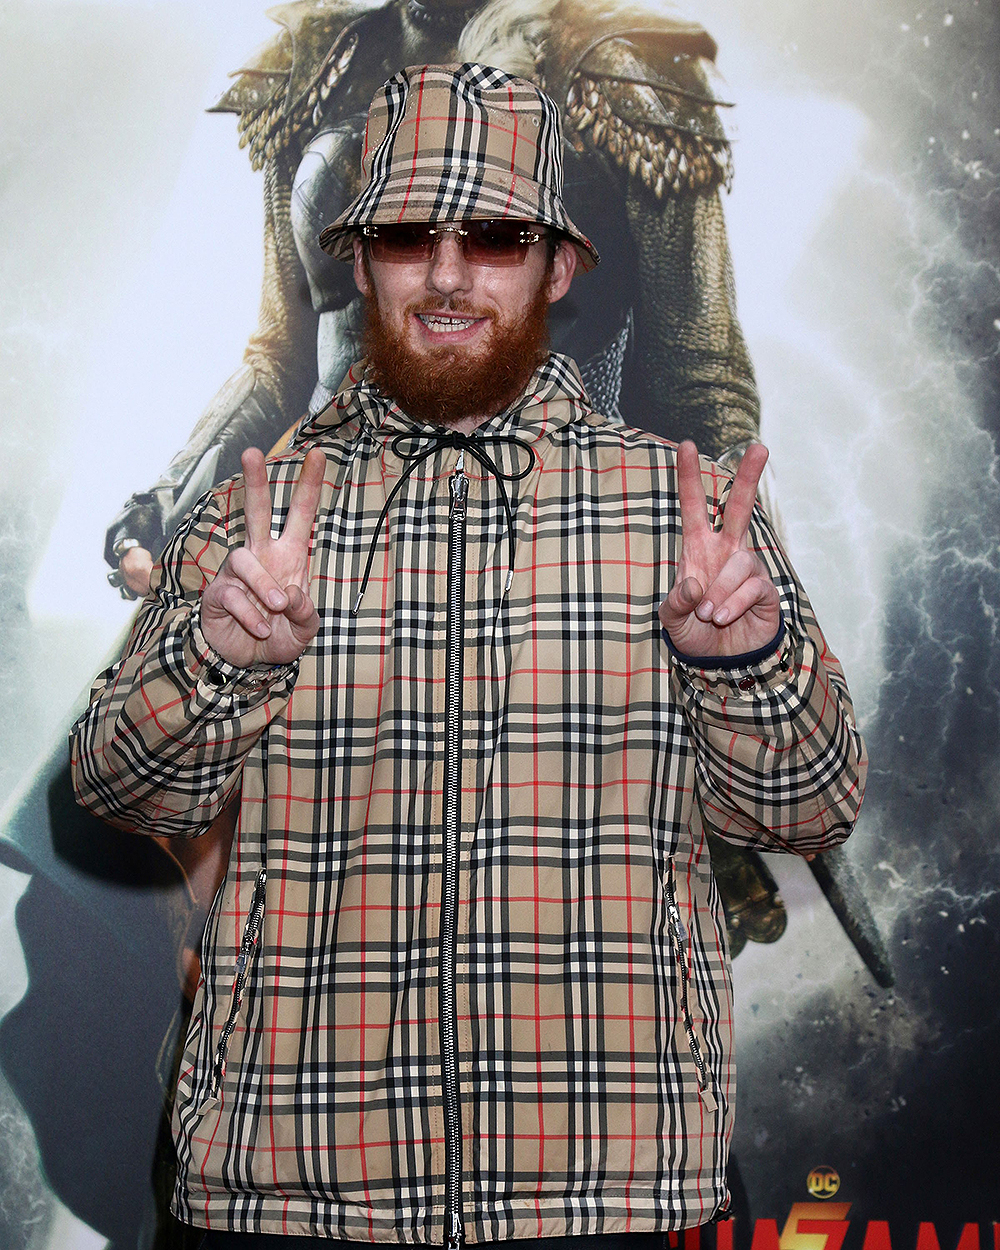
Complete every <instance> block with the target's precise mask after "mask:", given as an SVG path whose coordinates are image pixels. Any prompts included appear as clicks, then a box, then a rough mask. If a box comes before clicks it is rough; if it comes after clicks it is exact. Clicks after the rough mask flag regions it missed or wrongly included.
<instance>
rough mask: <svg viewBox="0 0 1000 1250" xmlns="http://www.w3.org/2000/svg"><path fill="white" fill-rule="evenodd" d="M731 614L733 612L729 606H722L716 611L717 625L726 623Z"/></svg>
mask: <svg viewBox="0 0 1000 1250" xmlns="http://www.w3.org/2000/svg"><path fill="white" fill-rule="evenodd" d="M730 616H732V613H731V612H730V611H729V609H728V608H720V609H719V610H718V612H716V614H715V623H716V625H725V623H726V621H728V620H729V618H730Z"/></svg>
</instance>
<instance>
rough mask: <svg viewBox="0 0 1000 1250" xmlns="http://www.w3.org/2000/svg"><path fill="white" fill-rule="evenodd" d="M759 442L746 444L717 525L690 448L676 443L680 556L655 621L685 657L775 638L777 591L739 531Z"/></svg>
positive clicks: (746, 518)
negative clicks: (710, 515)
mask: <svg viewBox="0 0 1000 1250" xmlns="http://www.w3.org/2000/svg"><path fill="white" fill-rule="evenodd" d="M766 463H767V448H766V447H764V446H762V445H761V444H760V443H751V444H750V446H749V447H748V448H747V449H746V451H745V452H744V454H743V459H742V460H741V461H740V466H739V468H738V469H737V471H736V480H735V481H734V482H733V485H732V489H731V490H730V493H729V498H728V499H727V501H726V507H725V513H724V515H723V521H722V529H721V530H719V531H718V532H716V531H714V530H713V529H712V527H711V524H710V523H709V519H708V507H707V504H706V502H705V487H704V483H703V482H702V478H701V466H700V464H699V461H698V449H697V447H695V445H694V443H692V442H684V443H681V445H680V446H679V447H678V448H677V493H678V495H679V497H680V505H681V558H680V562H679V564H678V568H677V577H676V580H675V581H674V584H673V587H672V589H671V591H670V593H669V594H668V595H667V597H666V599H664V601H663V603H661V604H660V621H661V623H662V625H663V628H664V629H665V630H666V631H667V633H668V634H669V635H670V641H671V642H672V643H673V644H674V646H675V647H676V648H677V650H678V651H680V652H682V653H683V654H684V655H691V656H710V655H712V656H730V655H745V654H746V653H747V652H750V651H757V650H759V649H760V648H761V647H766V646H767V644H768V643H769V642H770V641H771V640H772V639H773V638H774V637H775V635H776V634H777V632H778V627H779V625H780V623H781V609H780V606H779V602H778V591H777V588H776V587H775V585H774V582H772V581H771V579H770V577H769V576H768V573H767V570H766V569H765V567H764V564H763V562H762V561H761V559H760V558H759V557H758V556H756V555H754V554H753V552H752V551H749V550H748V549H747V531H748V530H749V528H750V516H751V513H752V512H753V505H754V501H755V499H756V498H757V484H758V482H759V481H760V475H761V473H763V471H764V465H765V464H766Z"/></svg>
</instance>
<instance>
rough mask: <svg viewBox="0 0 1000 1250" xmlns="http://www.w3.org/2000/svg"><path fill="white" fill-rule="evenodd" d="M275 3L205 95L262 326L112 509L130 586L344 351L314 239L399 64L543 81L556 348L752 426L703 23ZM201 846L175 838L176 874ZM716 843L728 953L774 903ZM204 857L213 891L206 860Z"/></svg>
mask: <svg viewBox="0 0 1000 1250" xmlns="http://www.w3.org/2000/svg"><path fill="white" fill-rule="evenodd" d="M270 16H271V17H272V18H274V20H275V21H276V22H277V23H278V24H279V25H280V26H281V28H282V29H281V32H280V33H279V34H278V35H277V36H276V37H275V38H274V39H273V40H272V41H271V42H270V43H269V44H267V45H266V46H265V47H264V48H263V49H262V50H261V51H260V52H259V53H258V54H257V56H256V57H255V58H254V60H253V61H252V62H251V63H250V64H249V65H247V66H245V67H244V68H243V69H242V70H240V71H237V75H236V81H235V83H234V84H233V85H232V86H231V87H230V88H229V90H228V91H227V92H226V93H225V94H224V95H223V96H222V98H221V100H220V101H219V102H218V103H217V104H216V105H215V107H214V110H213V111H215V112H223V113H229V112H231V113H237V114H238V115H239V123H238V125H239V131H240V144H241V146H245V147H248V148H249V153H250V159H251V162H252V164H253V167H254V168H255V169H262V170H263V171H264V197H265V226H264V282H263V293H262V298H261V310H260V320H259V325H258V327H257V330H256V331H255V333H254V334H253V335H252V337H251V340H250V343H249V346H248V347H247V351H246V354H245V363H244V366H243V368H242V369H241V370H240V371H239V372H238V373H236V374H235V375H234V376H233V377H232V378H230V379H229V381H228V382H227V383H226V384H225V386H224V387H223V388H222V390H221V391H220V392H219V393H218V395H217V396H216V397H215V399H214V400H213V401H212V403H211V404H210V405H209V407H208V409H207V410H206V412H205V413H204V414H203V416H202V418H201V419H200V421H199V422H198V424H197V426H196V427H195V429H194V431H193V432H192V435H191V438H190V439H189V441H188V443H187V445H186V446H185V447H184V448H183V450H182V451H181V452H180V453H179V454H178V455H177V456H176V457H175V458H174V460H173V461H172V463H171V464H170V466H169V468H168V469H167V471H166V473H165V474H164V475H163V477H161V478H160V480H159V481H158V482H157V483H156V484H155V485H154V486H153V487H152V488H151V489H150V490H148V491H145V492H142V493H140V494H136V495H133V496H132V498H131V499H130V500H129V501H128V503H127V504H126V506H125V508H124V509H123V511H122V512H121V514H120V515H119V516H118V517H117V518H116V519H115V521H114V522H113V523H112V525H111V527H110V528H109V530H108V535H107V541H106V546H105V557H106V559H107V560H108V562H109V563H110V564H111V565H112V567H113V572H112V573H111V575H110V579H111V581H112V584H115V585H118V586H120V587H121V588H122V592H123V593H124V594H129V595H132V594H141V593H144V592H145V589H146V585H147V584H148V576H149V570H150V568H151V564H152V559H153V558H154V557H155V556H156V555H158V554H159V552H160V551H161V550H162V548H163V546H164V544H165V542H166V540H167V539H168V538H169V537H170V535H171V534H172V532H173V530H174V528H175V527H176V525H177V523H178V522H179V521H180V519H181V517H183V516H184V514H185V513H186V512H187V511H188V510H189V509H190V507H191V506H192V504H193V503H194V501H195V500H196V499H197V498H198V496H199V495H200V494H201V493H202V492H203V491H204V490H206V489H208V487H210V486H211V485H213V484H214V483H215V482H217V481H220V480H222V479H224V478H226V477H229V476H231V475H232V474H234V473H237V472H239V467H240V466H239V458H240V455H241V454H242V452H243V451H244V450H245V448H247V447H251V446H253V447H262V448H264V449H265V450H266V449H267V448H270V447H273V446H275V445H276V444H278V443H280V442H281V441H283V436H285V435H286V434H287V433H290V430H289V426H290V425H291V426H292V428H294V426H295V425H297V424H298V421H299V419H300V418H301V417H302V416H304V415H305V414H306V413H307V412H308V413H309V414H314V413H316V412H318V411H320V410H321V409H322V408H324V407H325V406H326V405H327V404H328V403H329V401H330V399H331V398H332V397H333V395H334V394H335V393H336V391H337V389H338V387H339V385H340V383H341V381H342V379H343V377H344V375H345V373H346V371H347V369H348V368H349V367H350V365H351V364H352V363H353V362H354V361H355V360H356V359H357V358H358V357H359V356H360V355H361V349H360V331H361V299H360V296H359V294H358V291H357V289H356V287H355V285H354V281H353V277H352V272H351V268H350V266H348V265H344V264H342V263H340V262H339V261H336V260H333V259H332V258H331V257H330V256H328V255H327V254H326V253H325V252H324V251H322V249H321V248H320V247H319V243H318V237H319V234H320V232H321V230H322V228H323V226H324V225H326V224H327V223H328V222H330V221H332V220H333V219H334V218H336V217H337V216H339V214H340V212H341V211H342V210H343V209H344V208H345V207H346V206H347V205H348V204H349V203H351V201H352V200H353V199H354V198H355V196H356V195H357V194H358V192H359V190H360V177H361V159H360V158H361V144H362V140H363V137H364V129H365V119H366V110H367V105H368V101H369V100H370V99H371V98H372V96H373V95H374V93H375V91H376V90H377V89H378V87H379V86H380V85H381V84H382V83H383V82H384V81H385V80H386V79H387V78H389V77H390V76H391V75H392V74H393V73H395V72H396V71H397V70H398V69H399V67H400V66H401V65H405V64H418V63H431V62H434V63H444V62H449V61H467V60H474V61H479V62H482V63H486V64H494V65H497V66H499V67H500V68H502V69H504V70H507V71H508V72H510V73H515V74H520V75H522V76H524V77H528V78H531V79H533V80H534V81H536V82H537V83H538V84H539V85H540V86H541V87H542V88H543V89H544V90H545V91H546V92H547V93H548V94H549V95H550V96H551V97H552V98H553V99H555V100H556V102H557V103H558V104H559V105H560V107H561V108H562V110H563V131H564V135H565V136H566V138H565V148H564V153H563V156H564V167H565V184H564V186H565V195H564V198H565V201H566V205H567V208H568V210H569V213H570V215H571V217H572V218H573V220H574V221H576V222H577V223H578V224H579V226H580V228H581V229H582V230H583V231H584V233H585V234H587V235H588V236H589V237H591V238H594V239H597V240H599V241H600V247H601V253H602V257H603V261H604V263H603V264H602V265H601V266H600V267H599V268H598V269H597V270H596V271H595V272H594V273H593V274H591V275H590V276H589V277H588V282H587V284H586V285H585V286H581V288H580V289H579V291H578V292H577V294H576V296H575V297H574V296H573V295H572V294H571V295H570V296H569V297H568V298H567V299H565V300H563V301H561V302H560V304H558V305H556V306H555V307H554V309H553V315H552V317H551V325H552V339H553V347H554V348H555V349H556V350H558V351H562V352H566V353H567V354H568V355H570V356H572V357H573V358H574V359H575V360H577V361H578V362H580V365H581V372H582V375H583V379H584V382H585V383H586V386H587V389H588V392H589V393H590V396H591V398H592V400H593V401H594V404H595V407H597V408H598V409H599V410H601V411H603V412H605V413H606V414H607V415H609V416H611V417H612V419H619V420H620V419H621V418H622V414H623V413H624V414H626V415H627V419H628V421H629V424H632V425H636V426H638V427H640V428H644V429H648V430H651V431H653V432H655V433H657V434H661V435H663V436H665V437H668V438H672V439H677V440H679V439H681V438H693V439H694V440H695V441H696V442H697V443H698V446H699V447H700V448H701V449H702V451H704V452H706V453H707V454H709V455H711V456H713V457H714V458H715V459H718V460H722V461H726V460H729V461H731V462H733V461H735V460H737V459H738V458H739V456H740V455H741V454H742V450H743V448H744V447H745V445H746V443H747V442H748V441H750V440H752V439H754V438H756V437H757V435H758V433H759V426H760V419H759V415H760V414H759V401H758V397H757V391H756V386H755V382H754V376H753V368H752V366H751V363H750V359H749V355H748V353H747V348H746V344H745V342H744V339H743V334H742V331H741V330H740V326H739V323H738V321H737V319H736V309H735V296H734V290H733V280H732V267H731V263H730V257H729V250H728V245H727V241H726V232H725V224H724V220H723V212H722V204H721V199H720V191H721V189H722V188H728V187H729V185H730V181H731V177H732V161H731V152H730V147H729V143H728V141H727V139H726V136H725V133H724V131H723V128H722V125H721V122H720V119H719V113H718V110H719V109H720V108H723V107H729V105H726V104H723V103H722V102H720V101H719V100H718V99H717V98H716V96H715V94H714V92H713V91H712V89H711V86H710V81H709V79H710V74H711V72H712V66H713V63H714V58H715V52H716V45H715V42H714V41H713V40H712V38H711V37H710V36H709V35H708V33H707V32H706V31H705V30H704V29H703V28H702V27H701V26H700V25H698V24H696V23H693V22H689V21H685V20H683V19H681V18H679V17H677V16H675V15H666V14H664V13H663V12H662V11H659V10H652V9H649V8H645V7H642V6H638V5H626V4H622V3H618V2H616V0H612V2H611V3H604V4H593V3H588V2H587V0H488V2H487V3H485V4H484V3H483V2H482V0H471V2H470V0H389V2H388V3H383V4H381V5H378V6H376V7H372V6H371V5H370V4H364V3H359V0H299V3H294V4H289V5H284V6H281V7H279V8H277V9H272V10H271V11H270ZM314 345H315V350H314ZM209 845H210V843H209V842H208V841H206V842H205V843H204V846H203V847H198V848H194V847H192V848H188V849H186V851H185V855H184V858H185V861H186V863H185V867H186V868H187V870H188V872H189V874H194V873H195V872H196V871H197V865H198V864H199V862H200V859H201V857H202V856H203V855H208V847H209ZM711 850H712V861H713V866H714V869H715V872H716V876H717V879H718V881H719V886H720V890H721V893H722V896H723V899H724V901H725V907H726V915H727V919H728V922H729V936H730V943H731V950H732V953H733V954H734V955H735V954H737V953H738V952H739V951H740V950H741V949H742V948H743V946H744V945H745V943H746V941H747V939H748V938H749V939H751V940H753V941H758V942H773V941H776V940H777V939H778V938H779V937H780V936H781V934H782V933H783V932H784V929H785V924H786V916H785V910H784V906H783V904H782V902H781V900H780V897H779V895H778V890H777V885H776V883H775V881H774V879H773V877H772V876H771V874H770V872H769V871H768V869H767V867H766V865H765V863H764V861H763V860H762V859H761V858H760V857H759V856H757V855H756V854H754V853H753V852H749V851H744V850H740V849H737V848H733V847H731V846H728V845H726V844H723V843H721V842H719V841H718V840H716V839H714V838H713V839H711ZM217 858H218V853H217V852H215V853H213V855H212V859H213V860H216V859H217ZM844 871H845V872H847V871H848V864H847V861H846V860H845V861H844ZM202 872H203V874H204V876H205V891H204V892H205V893H207V894H208V896H209V898H210V897H211V895H212V894H214V885H215V877H214V876H212V874H211V873H209V872H208V871H207V868H206V869H202ZM849 888H850V889H851V890H853V889H854V885H853V881H852V882H851V883H850V887H849ZM201 892H202V891H199V890H197V888H196V893H201ZM827 892H828V893H829V891H827ZM854 892H855V894H856V893H857V892H856V891H854ZM835 906H837V904H836V903H835ZM839 910H840V909H839V907H838V911H839ZM841 919H842V920H844V921H845V923H847V921H848V920H849V919H850V918H849V917H845V916H844V915H843V914H842V915H841ZM851 925H852V926H853V930H854V931H852V930H851V928H849V931H852V937H853V938H854V940H855V941H856V942H857V941H858V940H859V938H860V937H861V936H862V935H861V934H860V932H859V931H857V926H856V923H855V922H854V921H851ZM868 945H869V946H871V943H870V942H869V943H868ZM866 958H869V959H870V952H869V954H866ZM877 975H878V974H877Z"/></svg>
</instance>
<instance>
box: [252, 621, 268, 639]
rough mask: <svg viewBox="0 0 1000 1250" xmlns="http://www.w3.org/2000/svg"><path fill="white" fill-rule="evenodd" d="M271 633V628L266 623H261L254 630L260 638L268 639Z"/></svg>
mask: <svg viewBox="0 0 1000 1250" xmlns="http://www.w3.org/2000/svg"><path fill="white" fill-rule="evenodd" d="M270 632H271V626H270V625H268V623H267V622H266V621H261V622H260V623H259V624H258V625H257V627H256V629H255V630H254V633H255V634H256V635H257V637H258V638H266V637H267V636H268V634H269V633H270Z"/></svg>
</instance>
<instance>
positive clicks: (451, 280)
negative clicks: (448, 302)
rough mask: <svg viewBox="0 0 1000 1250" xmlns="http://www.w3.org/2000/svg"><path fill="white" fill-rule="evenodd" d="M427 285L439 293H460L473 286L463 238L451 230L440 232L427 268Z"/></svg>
mask: <svg viewBox="0 0 1000 1250" xmlns="http://www.w3.org/2000/svg"><path fill="white" fill-rule="evenodd" d="M427 286H428V289H429V290H432V291H436V292H437V293H438V294H439V295H459V294H464V293H466V292H467V291H469V290H470V289H471V287H472V272H471V269H470V267H469V263H468V261H467V260H466V259H465V254H464V252H463V251H462V240H461V238H460V237H459V236H458V235H456V234H452V233H451V232H450V231H449V232H447V233H445V232H442V233H441V234H439V235H438V236H437V238H436V240H435V247H434V253H433V255H432V256H431V261H430V265H429V266H428V269H427Z"/></svg>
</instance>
